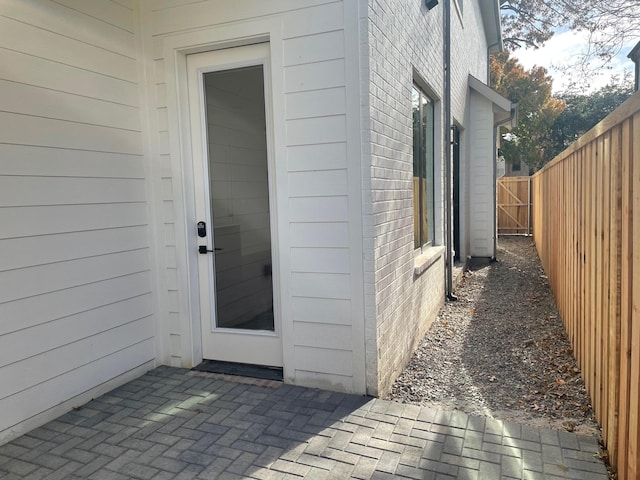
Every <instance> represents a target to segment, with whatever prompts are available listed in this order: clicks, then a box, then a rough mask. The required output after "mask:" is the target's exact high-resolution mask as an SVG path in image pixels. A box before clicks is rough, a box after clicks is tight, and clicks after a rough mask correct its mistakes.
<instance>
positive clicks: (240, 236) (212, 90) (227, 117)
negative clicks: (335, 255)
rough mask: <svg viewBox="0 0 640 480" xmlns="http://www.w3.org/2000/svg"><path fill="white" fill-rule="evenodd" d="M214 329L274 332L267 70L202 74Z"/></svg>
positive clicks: (261, 68) (242, 69) (241, 70)
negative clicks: (210, 226) (212, 274)
mask: <svg viewBox="0 0 640 480" xmlns="http://www.w3.org/2000/svg"><path fill="white" fill-rule="evenodd" d="M203 84H204V85H203V86H204V93H205V100H206V112H205V113H206V128H207V139H208V149H209V152H208V158H209V164H208V167H209V168H208V170H209V194H210V215H211V222H212V225H213V228H212V233H213V245H214V254H213V255H210V256H209V258H211V261H212V262H213V267H214V268H213V271H214V272H215V279H214V282H215V303H216V305H215V309H216V313H215V315H214V317H215V327H216V328H222V329H242V330H261V331H271V332H273V331H274V315H273V282H272V274H271V270H272V260H271V229H270V224H269V182H268V168H267V140H266V122H265V98H264V72H263V66H262V65H255V66H250V67H244V68H237V69H231V70H224V71H216V72H208V73H205V74H204V78H203Z"/></svg>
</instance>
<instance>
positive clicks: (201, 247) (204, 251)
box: [198, 245, 222, 255]
mask: <svg viewBox="0 0 640 480" xmlns="http://www.w3.org/2000/svg"><path fill="white" fill-rule="evenodd" d="M220 250H222V248H214V249H213V250H209V249H208V248H207V246H206V245H198V253H200V254H202V255H206V254H207V253H211V252H219V251H220Z"/></svg>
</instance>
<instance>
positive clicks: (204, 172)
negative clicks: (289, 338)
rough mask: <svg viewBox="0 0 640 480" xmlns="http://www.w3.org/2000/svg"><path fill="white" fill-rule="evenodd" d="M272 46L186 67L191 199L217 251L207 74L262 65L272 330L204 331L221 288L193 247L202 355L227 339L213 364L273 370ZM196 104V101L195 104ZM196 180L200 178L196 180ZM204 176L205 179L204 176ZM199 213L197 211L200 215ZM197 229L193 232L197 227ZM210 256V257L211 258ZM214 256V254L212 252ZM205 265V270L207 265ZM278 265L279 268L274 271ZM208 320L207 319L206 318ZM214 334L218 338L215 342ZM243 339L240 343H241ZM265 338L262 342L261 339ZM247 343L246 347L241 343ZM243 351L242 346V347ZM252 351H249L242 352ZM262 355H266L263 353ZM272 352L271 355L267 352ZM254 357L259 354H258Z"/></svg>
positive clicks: (206, 55) (201, 56) (226, 52)
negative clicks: (192, 149)
mask: <svg viewBox="0 0 640 480" xmlns="http://www.w3.org/2000/svg"><path fill="white" fill-rule="evenodd" d="M269 54H270V44H269V43H260V44H253V45H246V46H242V47H233V48H227V49H219V50H215V51H211V52H201V53H198V54H194V55H193V56H191V57H189V59H188V61H187V67H188V87H190V88H191V91H190V92H189V107H190V127H189V131H190V135H191V137H190V138H191V142H192V145H194V146H195V147H194V148H195V151H193V152H192V156H191V160H192V161H191V167H192V174H193V177H194V183H193V187H194V189H193V196H194V204H195V207H196V211H197V212H200V215H202V214H204V218H198V220H204V221H206V223H207V224H208V235H207V237H206V247H207V249H209V250H213V247H214V244H213V242H214V227H215V223H214V220H213V215H212V212H211V203H210V199H211V193H212V192H211V184H210V180H209V178H208V177H209V175H210V168H211V159H210V158H209V153H208V152H209V151H210V149H209V142H210V141H211V140H210V139H209V138H208V132H207V112H206V105H205V103H206V94H205V87H204V75H205V74H206V73H211V72H222V71H229V70H235V69H239V68H243V67H249V66H258V65H260V66H262V68H263V82H264V84H263V88H264V109H265V130H266V132H265V141H266V152H267V158H266V163H267V172H268V174H267V187H268V197H269V204H270V208H269V223H270V232H269V233H270V242H271V252H270V254H271V262H272V263H271V264H272V277H271V283H272V296H273V313H274V331H273V332H270V331H250V330H240V329H234V328H219V327H215V326H212V328H213V331H212V333H213V334H214V337H207V338H205V336H206V335H207V333H205V332H206V331H207V329H208V327H206V325H207V322H209V321H211V322H214V323H215V319H216V317H217V314H218V312H217V311H216V305H217V303H218V302H217V293H216V291H217V289H216V287H215V285H216V273H215V272H216V270H215V267H214V266H213V264H212V263H211V262H210V261H209V259H208V258H207V259H206V261H205V258H203V256H202V255H201V254H199V253H197V246H198V245H201V244H202V241H203V240H204V239H199V240H198V241H197V243H196V244H194V245H193V251H195V252H196V254H197V259H198V260H197V262H198V265H199V269H205V268H206V271H204V270H199V272H198V274H199V279H198V292H197V293H198V300H199V305H200V313H201V319H200V320H201V325H200V328H201V329H202V335H201V342H202V349H203V356H204V346H205V344H209V348H210V349H211V347H212V346H213V345H216V344H217V345H218V347H216V349H217V348H220V349H221V350H220V351H221V352H222V351H223V349H225V348H226V347H225V345H224V344H225V339H226V341H227V342H229V344H231V345H233V344H234V343H235V342H238V345H237V348H236V349H232V350H228V349H227V350H226V352H227V353H226V354H225V355H226V358H225V356H223V357H219V356H211V358H209V356H207V357H206V358H207V359H209V360H221V361H232V362H244V363H248V364H264V365H269V366H276V367H281V366H282V363H283V362H282V335H281V333H282V328H281V325H280V319H281V310H280V306H281V302H280V301H279V299H280V291H279V284H280V282H279V279H280V269H279V268H278V267H277V266H278V265H279V258H280V255H279V249H278V245H279V238H280V235H279V229H278V228H277V224H276V222H277V201H276V198H277V192H278V189H277V185H276V181H275V168H276V162H275V155H274V151H273V121H272V99H271V95H270V93H271V90H272V89H271V65H270V58H269ZM196 102H197V103H196ZM196 177H198V179H196ZM200 177H201V178H200ZM197 212H196V213H197ZM193 228H195V223H194V226H193ZM208 255H209V254H207V257H208ZM211 255H213V253H211ZM204 263H206V267H205V266H204ZM274 266H275V268H274ZM204 317H206V318H204ZM215 331H217V332H218V334H219V337H218V338H215V333H214V332H215ZM241 338H242V340H241ZM260 338H262V341H261V340H260ZM242 343H244V345H242ZM240 347H243V348H240ZM244 347H248V348H244ZM238 352H249V356H246V355H245V354H239V353H238ZM258 352H263V355H260V354H259V353H258ZM269 352H270V353H269ZM254 354H255V356H254Z"/></svg>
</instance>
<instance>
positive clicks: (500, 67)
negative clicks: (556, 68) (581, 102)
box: [491, 52, 564, 169]
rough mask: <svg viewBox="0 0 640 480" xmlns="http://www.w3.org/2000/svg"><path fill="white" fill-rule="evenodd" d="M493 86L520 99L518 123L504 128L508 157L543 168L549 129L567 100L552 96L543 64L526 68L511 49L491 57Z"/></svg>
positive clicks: (535, 167)
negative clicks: (511, 128) (510, 129)
mask: <svg viewBox="0 0 640 480" xmlns="http://www.w3.org/2000/svg"><path fill="white" fill-rule="evenodd" d="M491 87H492V88H493V89H494V90H496V91H497V92H498V93H500V94H501V95H502V96H504V97H506V98H508V99H510V100H511V101H512V102H517V103H518V125H517V127H516V128H514V129H513V130H512V131H511V132H510V134H507V133H506V130H503V131H502V132H501V133H502V139H501V146H500V148H501V151H502V154H503V155H504V158H505V160H506V161H507V162H512V163H515V162H519V161H524V162H525V163H527V165H529V167H530V169H538V168H540V167H541V166H542V165H543V164H544V162H545V158H547V156H548V155H547V149H548V148H549V146H550V145H549V144H548V132H549V129H550V128H551V126H552V125H553V124H554V122H555V121H556V118H558V116H559V115H560V113H561V112H562V110H563V109H564V102H563V101H562V100H558V99H556V98H553V97H552V96H551V77H549V76H548V75H547V71H546V69H545V68H543V67H534V68H532V69H531V70H528V71H527V70H525V69H524V67H523V66H522V65H521V64H520V63H519V62H518V60H517V59H515V58H512V57H511V56H510V54H509V52H503V53H499V54H497V55H494V56H492V57H491Z"/></svg>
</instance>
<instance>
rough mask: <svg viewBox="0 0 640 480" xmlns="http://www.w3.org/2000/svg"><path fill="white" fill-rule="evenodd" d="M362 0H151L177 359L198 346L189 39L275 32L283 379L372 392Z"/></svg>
mask: <svg viewBox="0 0 640 480" xmlns="http://www.w3.org/2000/svg"><path fill="white" fill-rule="evenodd" d="M354 6H355V4H354V3H352V2H345V3H344V4H343V2H341V1H334V0H280V1H274V2H264V1H262V0H250V1H243V2H237V1H235V0H223V1H221V0H217V1H200V2H193V1H179V0H166V1H156V0H154V1H144V2H143V18H145V19H146V22H145V30H146V35H145V38H144V44H145V50H146V51H147V52H148V56H147V57H146V59H145V62H146V65H147V76H148V78H149V79H150V83H149V85H148V88H149V89H151V90H152V91H154V92H156V95H155V98H152V99H151V101H152V102H153V103H154V106H155V107H156V108H155V109H154V111H153V112H152V114H151V119H150V123H151V125H152V130H153V131H154V133H153V136H154V138H155V140H154V142H152V143H156V144H158V145H160V147H159V148H158V150H157V151H156V152H155V153H154V154H153V156H154V170H153V172H152V174H153V176H154V180H153V181H154V183H159V184H162V185H163V192H164V194H163V198H162V203H163V208H162V211H161V213H160V215H159V216H158V218H157V220H156V221H157V222H159V223H161V224H163V225H164V235H165V246H164V248H165V249H166V254H167V258H169V259H171V261H170V262H167V268H166V276H167V278H168V281H167V282H166V287H167V291H166V292H162V294H163V295H165V294H166V295H167V298H168V304H167V309H168V312H167V323H166V325H167V326H166V330H167V332H166V333H167V335H166V336H165V340H167V338H168V339H169V341H168V342H167V343H168V347H169V348H168V351H169V355H168V358H167V360H166V361H167V362H170V363H171V364H172V365H179V366H191V365H193V363H197V362H198V361H200V359H201V354H199V353H198V348H199V347H198V338H197V332H196V329H195V328H194V321H199V318H198V311H197V301H195V300H197V295H198V291H197V283H194V277H193V271H194V267H193V262H194V255H197V253H195V249H194V245H195V244H196V243H195V237H194V233H193V231H194V229H195V227H194V226H195V222H196V221H197V220H196V219H195V218H194V217H193V214H192V207H191V206H190V202H191V201H192V200H190V199H189V196H190V195H191V188H192V187H191V179H190V178H189V175H190V166H189V160H188V158H187V156H185V155H184V152H183V150H181V142H184V141H185V138H184V134H185V131H184V130H182V131H181V130H180V128H181V127H180V123H179V122H180V115H181V112H183V111H184V108H186V107H188V106H187V105H185V104H184V101H183V100H182V97H181V90H180V88H181V86H180V81H179V80H178V82H176V81H175V80H174V79H175V78H176V77H180V75H182V73H181V69H182V64H181V62H182V61H183V58H184V55H185V54H186V53H188V52H196V51H205V50H208V49H213V48H222V47H227V46H235V45H239V44H243V43H247V42H249V41H257V40H247V39H259V41H266V40H268V41H269V42H270V48H271V62H272V76H271V83H272V87H271V95H272V98H270V101H271V102H272V105H273V118H272V119H271V120H272V122H273V128H274V139H273V148H274V152H275V169H274V171H273V172H272V173H273V178H274V182H275V183H274V185H275V188H276V198H277V201H276V204H275V205H272V206H271V208H272V209H277V210H276V211H277V219H278V220H277V222H276V224H275V225H272V228H274V229H275V230H276V232H277V238H278V242H277V248H278V249H279V250H280V254H279V258H280V263H279V264H278V265H274V274H277V275H276V276H277V277H278V278H279V282H280V284H279V285H278V287H277V289H276V295H277V297H278V298H277V300H278V302H277V303H279V305H280V307H279V308H280V310H279V314H280V315H281V321H282V330H283V345H284V347H283V348H284V364H285V365H284V374H285V380H286V381H289V382H294V383H297V384H300V385H308V386H318V387H325V388H331V389H336V390H345V391H353V392H362V393H364V390H365V386H364V373H363V372H364V355H363V349H364V341H363V335H364V334H363V332H364V328H363V323H362V305H363V302H362V277H361V275H362V273H361V272H362V266H361V263H362V241H361V238H362V235H361V232H360V223H361V217H360V214H361V210H360V205H359V202H358V201H357V200H359V199H360V198H361V194H360V188H361V185H360V169H359V165H358V164H357V158H359V148H360V143H359V107H358V98H357V87H358V84H357V81H358V77H357V73H358V71H357V68H358V55H359V52H358V45H357V30H355V29H354V27H355V26H356V24H357V11H355V10H354ZM346 18H348V19H346ZM347 23H348V25H349V27H350V28H349V29H345V25H346V24H347ZM176 59H177V60H176ZM350 92H351V95H349V93H350ZM349 158H351V159H355V160H356V161H355V162H354V163H350V162H349V161H348V159H349ZM353 199H356V201H353ZM276 269H277V270H276ZM189 285H191V286H190V288H189ZM194 295H195V297H194ZM192 339H193V340H192Z"/></svg>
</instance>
